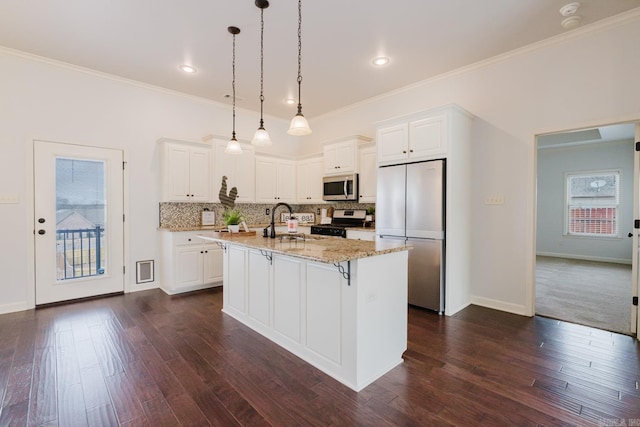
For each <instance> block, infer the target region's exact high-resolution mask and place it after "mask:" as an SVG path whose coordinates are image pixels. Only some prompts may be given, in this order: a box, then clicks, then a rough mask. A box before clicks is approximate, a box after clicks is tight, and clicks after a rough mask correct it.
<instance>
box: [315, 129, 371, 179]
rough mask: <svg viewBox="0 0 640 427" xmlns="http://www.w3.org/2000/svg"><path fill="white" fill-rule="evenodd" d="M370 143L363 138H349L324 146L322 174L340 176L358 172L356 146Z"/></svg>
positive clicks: (367, 139) (368, 139)
mask: <svg viewBox="0 0 640 427" xmlns="http://www.w3.org/2000/svg"><path fill="white" fill-rule="evenodd" d="M367 142H371V139H370V138H366V137H364V136H350V137H347V138H342V139H339V140H336V141H331V142H327V143H325V145H324V150H323V151H324V174H325V175H340V174H343V173H354V172H357V170H358V146H359V145H360V144H363V143H367Z"/></svg>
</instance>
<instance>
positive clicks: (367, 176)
mask: <svg viewBox="0 0 640 427" xmlns="http://www.w3.org/2000/svg"><path fill="white" fill-rule="evenodd" d="M376 156H377V153H376V148H375V147H371V148H363V149H362V150H360V176H359V179H360V183H359V185H360V196H359V200H360V202H362V203H374V202H375V201H376V185H377V182H376V176H377V169H378V165H377V163H376Z"/></svg>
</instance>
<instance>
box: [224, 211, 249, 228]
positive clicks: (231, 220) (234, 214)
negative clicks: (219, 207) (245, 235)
mask: <svg viewBox="0 0 640 427" xmlns="http://www.w3.org/2000/svg"><path fill="white" fill-rule="evenodd" d="M222 219H223V220H224V223H225V224H226V226H227V229H228V230H229V232H230V233H238V232H239V231H240V223H241V222H242V221H244V218H243V217H242V212H240V210H239V209H232V208H227V209H225V211H224V212H223V213H222Z"/></svg>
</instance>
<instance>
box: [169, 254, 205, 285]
mask: <svg viewBox="0 0 640 427" xmlns="http://www.w3.org/2000/svg"><path fill="white" fill-rule="evenodd" d="M175 263H176V264H175V266H176V269H175V270H176V283H175V286H173V288H175V289H179V288H183V287H187V286H197V285H200V284H202V272H203V267H202V245H200V244H196V245H184V246H182V245H180V246H176V254H175Z"/></svg>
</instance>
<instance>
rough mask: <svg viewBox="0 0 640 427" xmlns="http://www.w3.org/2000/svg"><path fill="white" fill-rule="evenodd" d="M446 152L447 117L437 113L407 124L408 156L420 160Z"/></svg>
mask: <svg viewBox="0 0 640 427" xmlns="http://www.w3.org/2000/svg"><path fill="white" fill-rule="evenodd" d="M446 154H447V117H446V116H445V115H444V114H443V115H437V116H433V117H428V118H425V119H421V120H416V121H413V122H411V123H410V124H409V157H410V158H411V159H415V160H420V159H423V158H428V157H431V158H433V157H434V156H439V157H441V156H443V155H446Z"/></svg>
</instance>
